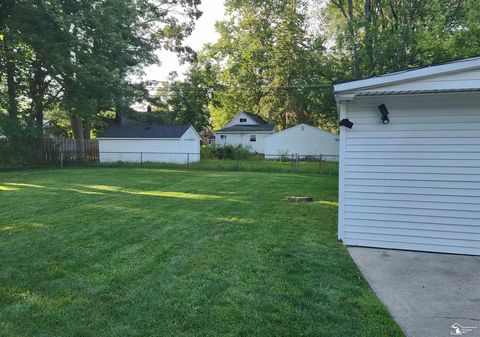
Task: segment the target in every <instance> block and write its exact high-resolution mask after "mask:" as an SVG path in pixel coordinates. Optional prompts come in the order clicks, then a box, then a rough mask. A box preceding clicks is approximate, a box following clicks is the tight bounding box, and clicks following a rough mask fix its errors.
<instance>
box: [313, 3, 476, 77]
mask: <svg viewBox="0 0 480 337" xmlns="http://www.w3.org/2000/svg"><path fill="white" fill-rule="evenodd" d="M321 15H322V16H324V17H325V18H326V20H325V23H324V28H325V31H326V32H328V38H329V39H330V40H331V41H333V42H334V43H333V50H332V56H334V58H333V59H332V65H333V66H334V67H335V68H336V69H337V73H336V77H337V78H338V79H355V78H361V77H365V76H372V75H374V74H382V73H386V72H392V71H398V70H403V69H407V68H411V67H417V66H425V65H430V64H434V63H438V62H444V61H449V60H452V59H456V58H465V57H471V56H477V55H479V53H480V43H479V40H478V38H474V36H478V32H479V29H480V27H479V24H478V18H479V17H480V5H479V2H478V1H475V0H466V1H457V0H438V1H373V0H331V1H329V2H328V5H327V6H326V7H325V8H324V9H323V11H321Z"/></svg>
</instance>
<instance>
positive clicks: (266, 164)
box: [73, 158, 338, 176]
mask: <svg viewBox="0 0 480 337" xmlns="http://www.w3.org/2000/svg"><path fill="white" fill-rule="evenodd" d="M73 165H75V163H73ZM93 165H97V163H94V164H93ZM100 165H101V166H103V167H132V168H133V167H148V168H168V169H189V170H202V171H207V170H213V171H248V172H279V173H294V172H296V173H301V174H315V175H330V176H331V175H338V163H336V162H332V161H322V162H321V163H320V162H319V161H300V162H298V163H296V164H295V163H292V162H291V161H287V160H285V161H280V160H263V159H256V158H255V159H241V160H238V161H237V160H232V159H202V160H201V161H199V162H196V163H190V164H188V165H187V164H172V163H153V162H146V163H142V164H140V163H128V162H116V163H109V164H100Z"/></svg>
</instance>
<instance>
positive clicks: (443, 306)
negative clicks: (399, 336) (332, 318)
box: [348, 247, 480, 337]
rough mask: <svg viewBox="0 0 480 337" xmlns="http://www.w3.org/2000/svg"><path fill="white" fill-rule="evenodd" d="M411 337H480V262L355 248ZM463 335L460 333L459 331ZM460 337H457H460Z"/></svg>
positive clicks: (366, 272) (356, 258)
mask: <svg viewBox="0 0 480 337" xmlns="http://www.w3.org/2000/svg"><path fill="white" fill-rule="evenodd" d="M348 251H349V252H350V255H351V256H352V258H353V259H354V261H355V263H356V264H357V265H358V267H359V268H360V270H361V272H362V274H363V275H364V276H365V279H366V280H367V281H368V283H369V284H370V286H371V288H372V289H373V291H374V292H375V293H376V294H377V296H378V297H379V298H380V299H381V300H382V301H383V303H385V305H386V306H387V308H388V310H389V311H390V313H391V315H392V316H393V318H394V319H395V321H397V322H398V324H399V325H400V326H401V328H402V329H403V331H404V332H405V334H406V335H407V336H408V337H443V336H445V337H447V336H452V335H454V333H459V331H460V333H461V332H462V331H461V330H457V331H455V330H454V329H452V328H451V326H452V325H453V324H455V323H457V324H459V325H461V326H463V327H476V328H473V329H471V331H467V330H464V331H463V333H462V334H458V335H457V336H460V335H461V336H468V337H480V257H479V256H462V255H449V254H436V253H422V252H412V251H399V250H389V249H376V248H363V247H349V248H348ZM459 329H460V328H459ZM454 336H455V335H454Z"/></svg>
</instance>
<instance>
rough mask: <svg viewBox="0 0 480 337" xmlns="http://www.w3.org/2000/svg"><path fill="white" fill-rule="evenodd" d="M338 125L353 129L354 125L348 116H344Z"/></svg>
mask: <svg viewBox="0 0 480 337" xmlns="http://www.w3.org/2000/svg"><path fill="white" fill-rule="evenodd" d="M338 125H340V126H344V127H346V128H349V129H351V128H352V126H353V123H352V122H350V120H349V119H348V118H344V119H342V120H341V121H340V122H339V123H338Z"/></svg>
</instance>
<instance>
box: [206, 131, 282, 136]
mask: <svg viewBox="0 0 480 337" xmlns="http://www.w3.org/2000/svg"><path fill="white" fill-rule="evenodd" d="M275 132H276V131H248V132H247V131H221V132H219V131H216V132H214V134H216V135H223V134H232V133H234V134H252V133H275Z"/></svg>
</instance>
